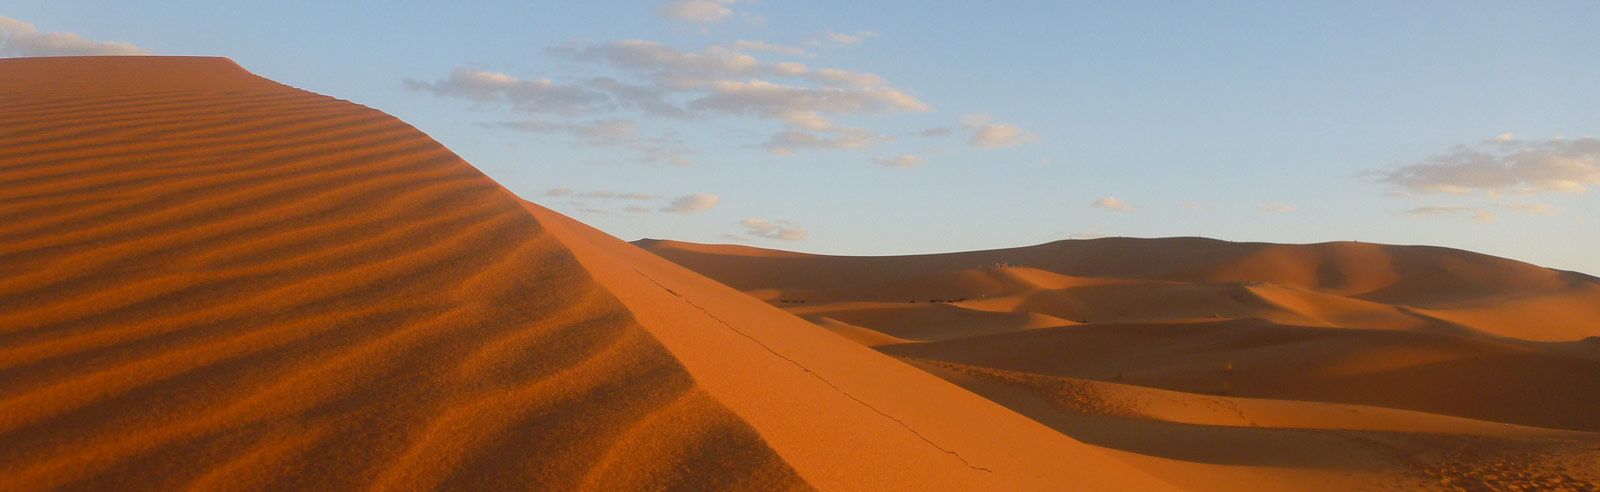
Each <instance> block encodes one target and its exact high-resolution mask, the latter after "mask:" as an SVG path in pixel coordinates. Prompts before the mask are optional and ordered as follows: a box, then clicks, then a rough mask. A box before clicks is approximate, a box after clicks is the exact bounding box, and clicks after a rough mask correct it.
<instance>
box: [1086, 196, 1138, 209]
mask: <svg viewBox="0 0 1600 492" xmlns="http://www.w3.org/2000/svg"><path fill="white" fill-rule="evenodd" d="M1089 206H1091V207H1094V208H1103V209H1106V210H1110V211H1112V212H1132V211H1133V205H1129V204H1128V203H1127V202H1124V201H1122V199H1121V198H1117V197H1114V196H1108V197H1104V198H1101V199H1099V200H1095V201H1094V203H1091V204H1089Z"/></svg>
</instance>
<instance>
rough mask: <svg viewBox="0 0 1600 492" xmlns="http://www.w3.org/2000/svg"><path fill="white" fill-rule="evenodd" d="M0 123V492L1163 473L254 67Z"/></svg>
mask: <svg viewBox="0 0 1600 492" xmlns="http://www.w3.org/2000/svg"><path fill="white" fill-rule="evenodd" d="M0 115H4V117H3V118H0V181H3V182H5V183H7V186H5V187H3V188H0V239H3V240H0V273H3V275H0V489H6V490H105V489H119V490H168V489H176V488H192V489H205V490H263V489H272V490H282V489H295V490H299V489H355V488H361V489H389V490H394V489H401V490H414V489H429V488H470V489H526V488H550V489H587V490H626V489H652V490H653V489H778V490H783V489H807V488H812V487H818V488H851V487H891V488H893V487H921V488H935V489H938V488H1008V489H1034V490H1038V489H1049V488H1057V487H1060V486H1063V484H1076V485H1079V486H1084V487H1098V488H1123V489H1128V488H1132V489H1140V490H1161V489H1165V488H1167V487H1168V486H1167V485H1166V484H1165V483H1164V482H1162V481H1160V480H1157V479H1155V478H1153V477H1151V476H1149V475H1148V474H1145V473H1143V472H1141V471H1139V470H1137V469H1136V468H1133V467H1132V466H1130V465H1127V464H1125V463H1123V462H1122V461H1120V460H1119V459H1117V458H1113V457H1111V456H1110V455H1108V454H1106V453H1105V452H1103V451H1102V450H1100V449H1099V448H1096V447H1093V446H1088V445H1085V444H1082V443H1079V442H1077V441H1074V440H1072V439H1070V438H1066V437H1064V436H1061V435H1059V434H1057V433H1054V432H1050V431H1049V430H1048V429H1046V428H1044V427H1043V426H1042V425H1040V424H1038V423H1036V422H1034V421H1033V420H1030V419H1028V418H1025V417H1023V416H1021V415H1019V414H1016V413H1014V412H1012V411H1010V410H1008V409H1006V408H1004V407H1001V406H999V405H996V404H994V403H992V402H990V401H988V400H987V399H984V398H981V397H978V396H976V395H973V394H971V393H969V392H967V391H965V390H963V389H961V388H959V387H957V386H954V385H952V384H950V383H948V382H946V381H944V380H942V379H939V378H936V377H932V376H929V375H927V374H925V373H923V372H921V371H918V370H916V369H913V368H910V367H908V366H905V365H903V364H901V363H899V362H897V361H895V360H893V359H891V358H889V357H886V356H884V355H882V354H879V353H876V352H874V351H871V350H869V349H866V348H863V347H860V346H858V345H856V344H853V343H850V342H848V341H845V340H843V339H838V338H836V337H833V336H832V335H829V334H827V333H826V332H821V331H818V330H815V329H814V327H812V326H811V325H809V324H807V323H805V322H804V321H802V320H799V319H797V318H794V317H792V316H790V315H788V314H786V313H783V312H782V311H780V310H777V309H775V308H771V307H770V306H766V305H765V304H764V303H761V302H760V301H756V300H753V299H749V298H748V297H746V296H744V295H743V294H740V293H738V292H736V291H733V290H731V289H727V288H726V287H722V286H720V285H718V284H716V283H715V282H713V281H711V280H708V279H705V278H703V277H701V276H699V275H696V274H693V273H692V272H689V271H687V270H684V269H682V268H680V267H677V266H675V265H671V264H670V263H667V262H665V261H664V260H660V259H659V258H656V257H654V256H653V255H650V254H648V253H646V252H643V251H640V250H637V249H636V248H634V247H632V246H629V245H627V244H626V243H623V242H621V241H620V240H617V239H615V238H611V237H610V236H605V235H604V234H602V233H599V232H598V231H594V230H592V229H588V228H587V227H586V226H583V225H582V224H578V223H576V222H575V221H571V220H570V219H567V218H565V217H562V216H560V215H559V214H555V213H553V212H550V211H548V210H544V209H542V208H540V207H537V206H536V205H531V204H527V203H525V202H523V201H522V200H521V199H520V198H518V197H517V196H515V195H514V194H512V193H511V192H509V191H507V190H506V189H504V188H502V187H501V186H500V185H499V184H497V183H495V182H494V181H493V180H491V179H489V178H488V177H486V176H484V175H483V174H482V173H481V172H479V171H477V170H476V169H474V168H473V167H472V166H470V165H469V164H467V163H466V162H464V161H462V160H461V159H460V158H459V157H457V156H455V155H454V154H453V153H451V152H450V151H449V150H447V149H445V148H444V147H443V146H441V145H439V144H438V143H437V142H434V141H433V140H432V139H430V138H428V137H427V136H426V135H424V134H423V133H421V132H419V131H417V130H416V129H415V128H412V127H411V126H409V125H407V124H405V123H403V122H401V121H399V120H397V119H395V118H393V117H390V116H388V115H385V114H383V113H381V112H379V111H376V110H373V109H370V108H366V107H363V106H360V105H357V104H353V103H349V102H346V101H342V100H339V99H334V98H331V97H326V96H321V95H317V94H313V93H310V92H306V91H302V90H299V89H295V88H292V87H289V86H285V85H282V84H278V83H276V82H272V81H269V80H266V79H263V78H260V77H257V76H255V75H253V74H250V73H248V72H246V71H245V70H243V69H242V68H240V67H239V66H238V65H236V64H234V63H233V62H232V61H229V60H226V59H221V58H185V57H74V58H38V59H7V60H0ZM971 422H986V423H990V425H991V426H992V428H991V429H990V431H991V432H993V433H994V434H984V433H980V432H977V431H975V430H973V429H971V428H970V423H971ZM994 436H999V438H1000V439H1001V441H995V440H993V437H994ZM1006 442H1010V443H1014V444H1003V443H1006Z"/></svg>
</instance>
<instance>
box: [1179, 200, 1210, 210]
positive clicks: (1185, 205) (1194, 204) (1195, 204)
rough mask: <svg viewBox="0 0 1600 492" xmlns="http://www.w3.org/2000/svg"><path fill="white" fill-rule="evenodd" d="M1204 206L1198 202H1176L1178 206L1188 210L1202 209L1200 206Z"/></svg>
mask: <svg viewBox="0 0 1600 492" xmlns="http://www.w3.org/2000/svg"><path fill="white" fill-rule="evenodd" d="M1205 207H1206V206H1205V205H1204V204H1202V203H1200V202H1179V203H1178V208H1182V209H1188V210H1199V209H1202V208H1205Z"/></svg>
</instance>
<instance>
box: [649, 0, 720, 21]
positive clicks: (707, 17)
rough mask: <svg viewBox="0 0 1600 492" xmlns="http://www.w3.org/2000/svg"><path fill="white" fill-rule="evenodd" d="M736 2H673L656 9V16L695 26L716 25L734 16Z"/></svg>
mask: <svg viewBox="0 0 1600 492" xmlns="http://www.w3.org/2000/svg"><path fill="white" fill-rule="evenodd" d="M734 2H735V0H672V1H670V2H667V3H663V4H661V6H660V7H656V15H659V16H662V17H666V18H668V19H673V20H679V21H684V22H692V23H695V24H715V23H718V22H722V21H723V20H726V19H727V18H728V17H731V16H733V9H730V8H728V5H730V4H733V3H734Z"/></svg>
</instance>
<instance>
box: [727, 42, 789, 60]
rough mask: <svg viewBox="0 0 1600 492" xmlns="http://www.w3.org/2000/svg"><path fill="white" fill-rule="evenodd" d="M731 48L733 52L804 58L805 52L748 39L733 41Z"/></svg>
mask: <svg viewBox="0 0 1600 492" xmlns="http://www.w3.org/2000/svg"><path fill="white" fill-rule="evenodd" d="M732 46H733V49H735V50H743V51H765V52H768V53H778V54H781V55H790V56H805V55H806V50H803V49H800V48H795V47H792V46H783V45H777V44H772V43H768V42H766V41H754V40H748V39H741V40H738V41H734V42H733V45H732Z"/></svg>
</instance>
